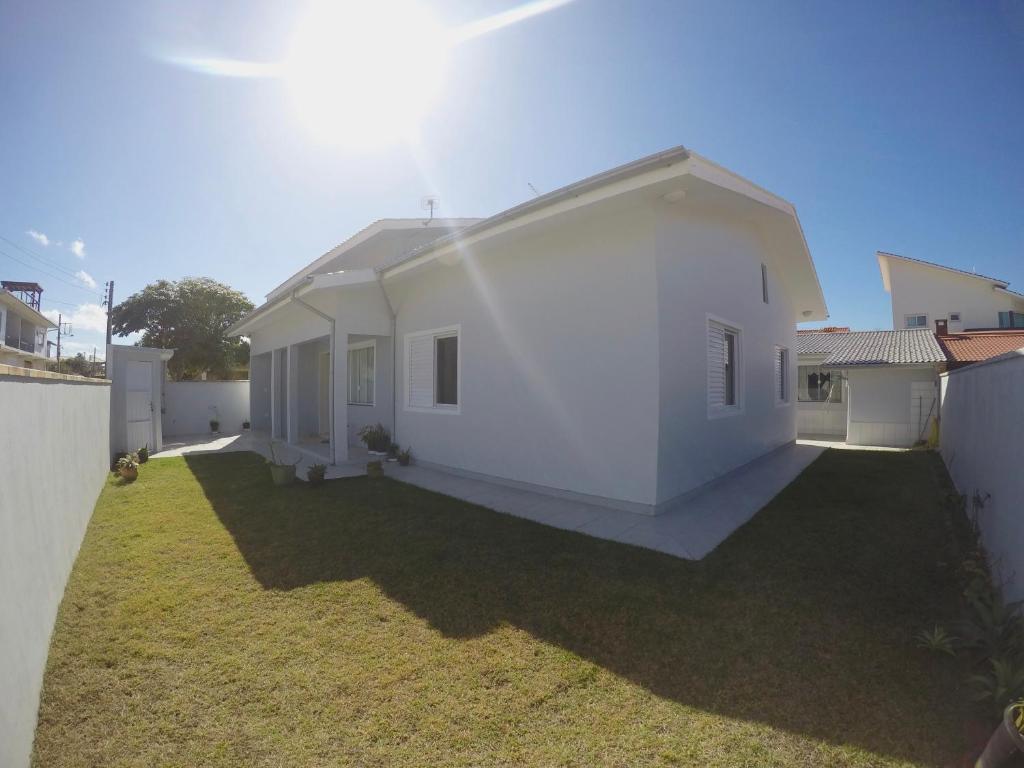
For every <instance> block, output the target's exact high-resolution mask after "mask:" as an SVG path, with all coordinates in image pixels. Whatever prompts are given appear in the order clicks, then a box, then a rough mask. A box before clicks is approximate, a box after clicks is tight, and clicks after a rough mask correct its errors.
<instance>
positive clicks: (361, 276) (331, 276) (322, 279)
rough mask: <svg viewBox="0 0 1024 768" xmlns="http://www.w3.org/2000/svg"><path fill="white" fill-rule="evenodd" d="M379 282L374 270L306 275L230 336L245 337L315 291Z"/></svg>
mask: <svg viewBox="0 0 1024 768" xmlns="http://www.w3.org/2000/svg"><path fill="white" fill-rule="evenodd" d="M375 282H377V273H376V272H375V271H374V270H372V269H347V270H342V271H340V272H327V273H325V274H319V275H306V276H305V277H304V278H303V279H302V280H301V281H300V282H298V283H296V284H295V285H293V286H292V288H291V290H290V291H289V292H288V293H286V294H282V295H280V296H278V297H277V298H276V299H273V300H271V301H268V302H266V303H265V304H263V305H261V306H259V307H257V308H256V309H254V310H253V311H252V312H250V313H249V314H248V315H246V316H245V317H243V318H242V319H241V320H239V321H238V322H237V323H235V324H234V325H232V326H231V327H230V328H228V330H227V332H226V333H227V335H228V336H245V335H247V334H248V333H249V332H250V331H252V330H255V329H256V328H258V327H260V326H261V325H263V324H264V323H265V322H266V321H267V320H268V319H269V318H270V316H271V315H272V314H273V313H275V312H277V311H278V310H279V309H283V308H284V307H287V306H288V305H289V304H291V303H293V300H294V299H296V298H302V297H303V296H306V295H307V294H309V293H313V292H315V291H324V290H332V289H340V288H345V287H348V286H355V285H366V284H367V283H375Z"/></svg>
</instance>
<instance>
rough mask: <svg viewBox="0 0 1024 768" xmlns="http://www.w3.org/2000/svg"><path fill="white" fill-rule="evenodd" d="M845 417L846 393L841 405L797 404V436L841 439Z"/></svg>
mask: <svg viewBox="0 0 1024 768" xmlns="http://www.w3.org/2000/svg"><path fill="white" fill-rule="evenodd" d="M847 417H848V414H847V405H846V392H843V402H841V403H814V402H797V404H796V431H797V434H798V435H831V436H836V437H842V436H843V435H845V434H846V422H847Z"/></svg>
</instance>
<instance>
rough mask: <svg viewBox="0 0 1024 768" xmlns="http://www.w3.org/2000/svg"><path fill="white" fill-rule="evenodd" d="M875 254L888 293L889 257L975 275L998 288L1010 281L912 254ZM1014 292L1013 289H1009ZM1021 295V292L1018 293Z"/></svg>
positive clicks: (923, 265)
mask: <svg viewBox="0 0 1024 768" xmlns="http://www.w3.org/2000/svg"><path fill="white" fill-rule="evenodd" d="M875 256H876V257H877V258H878V267H879V269H881V270H882V286H883V287H884V288H885V290H886V292H887V293H891V292H892V285H891V282H890V279H889V259H897V260H898V261H905V262H907V263H909V264H916V265H918V266H922V267H929V268H931V269H941V270H943V271H944V272H951V273H953V274H954V275H959V276H961V277H973V278H975V279H977V280H984V281H985V282H986V283H990V284H992V285H993V286H994V287H996V288H1002V289H1004V290H1005V289H1006V287H1007V286H1008V285H1009V283H1008V282H1007V281H1006V280H1000V279H999V278H998V277H988V276H987V275H979V274H978V273H977V272H968V271H966V270H963V269H957V268H956V267H947V266H944V265H942V264H936V263H935V262H933V261H925V260H924V259H914V258H911V257H910V256H900V255H899V254H898V253H888V252H887V251H876V252H875ZM1008 293H1013V291H1008ZM1018 295H1019V294H1018Z"/></svg>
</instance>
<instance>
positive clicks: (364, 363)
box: [348, 345, 376, 405]
mask: <svg viewBox="0 0 1024 768" xmlns="http://www.w3.org/2000/svg"><path fill="white" fill-rule="evenodd" d="M375 353H376V350H375V349H374V347H373V345H369V346H365V347H357V348H355V349H350V350H349V351H348V401H349V403H350V404H352V405H373V389H374V387H373V385H374V367H375V363H376V360H375V357H376V354H375Z"/></svg>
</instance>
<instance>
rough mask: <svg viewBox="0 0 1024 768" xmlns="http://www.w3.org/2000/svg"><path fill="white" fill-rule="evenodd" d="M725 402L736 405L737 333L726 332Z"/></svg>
mask: <svg viewBox="0 0 1024 768" xmlns="http://www.w3.org/2000/svg"><path fill="white" fill-rule="evenodd" d="M725 404H726V405H736V334H735V333H733V332H732V331H726V332H725Z"/></svg>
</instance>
